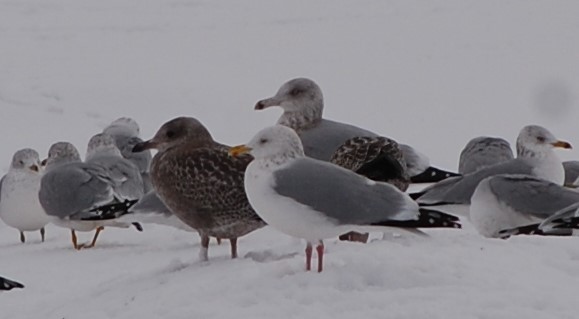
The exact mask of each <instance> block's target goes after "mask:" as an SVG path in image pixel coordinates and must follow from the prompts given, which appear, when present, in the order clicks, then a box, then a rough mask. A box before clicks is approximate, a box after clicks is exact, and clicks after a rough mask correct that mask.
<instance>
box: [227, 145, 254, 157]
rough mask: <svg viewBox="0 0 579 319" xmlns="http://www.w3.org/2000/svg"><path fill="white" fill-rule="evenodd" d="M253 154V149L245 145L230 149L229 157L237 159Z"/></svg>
mask: <svg viewBox="0 0 579 319" xmlns="http://www.w3.org/2000/svg"><path fill="white" fill-rule="evenodd" d="M249 152H251V147H247V146H245V145H237V146H234V147H232V148H230V149H229V155H230V156H233V157H236V156H240V155H243V154H247V153H249Z"/></svg>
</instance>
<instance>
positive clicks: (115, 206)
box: [81, 199, 138, 229]
mask: <svg viewBox="0 0 579 319" xmlns="http://www.w3.org/2000/svg"><path fill="white" fill-rule="evenodd" d="M137 201H138V200H137V199H134V200H128V199H127V200H125V201H124V202H121V203H112V204H107V205H103V206H99V207H95V208H93V209H91V210H89V211H88V214H85V215H86V216H83V217H82V218H81V220H109V219H116V218H119V217H121V216H123V215H126V214H129V208H131V207H132V206H133V205H135V204H136V203H137ZM135 227H136V226H135ZM137 229H138V227H137Z"/></svg>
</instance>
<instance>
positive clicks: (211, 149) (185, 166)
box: [134, 117, 265, 260]
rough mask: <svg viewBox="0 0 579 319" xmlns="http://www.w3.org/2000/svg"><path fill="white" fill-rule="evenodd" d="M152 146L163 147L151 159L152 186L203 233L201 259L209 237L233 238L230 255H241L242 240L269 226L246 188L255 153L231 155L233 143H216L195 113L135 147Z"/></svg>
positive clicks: (188, 222)
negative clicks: (226, 144)
mask: <svg viewBox="0 0 579 319" xmlns="http://www.w3.org/2000/svg"><path fill="white" fill-rule="evenodd" d="M151 148H156V149H158V152H157V154H156V155H155V156H154V157H153V161H152V162H151V181H152V182H153V187H154V189H155V191H156V192H157V194H158V196H159V198H161V200H162V201H163V202H164V203H165V205H167V207H168V208H169V209H170V210H171V211H172V212H173V213H174V214H175V215H176V216H177V217H178V218H180V219H181V220H182V221H183V222H184V223H185V224H187V225H189V226H191V227H192V228H194V229H196V230H197V231H198V232H199V235H200V236H201V251H200V254H199V257H200V259H202V260H207V259H208V256H207V250H208V246H209V237H210V236H211V237H217V238H225V239H229V240H230V242H231V257H232V258H236V257H237V238H238V237H241V236H243V235H245V234H248V233H250V232H252V231H254V230H256V229H258V228H261V227H263V226H265V223H264V222H263V220H262V219H261V218H259V216H257V214H256V213H255V211H254V210H253V208H251V205H250V204H249V202H248V200H247V196H246V195H245V191H244V189H243V173H244V171H245V168H246V167H247V165H248V164H249V162H250V161H251V160H252V158H251V156H242V157H239V158H234V157H231V156H229V155H228V153H227V151H228V150H229V147H227V146H225V145H222V144H219V143H217V142H215V141H214V140H213V137H211V134H210V133H209V131H208V130H207V129H206V128H205V126H203V124H201V122H199V121H198V120H197V119H194V118H191V117H178V118H175V119H173V120H171V121H169V122H167V123H165V124H163V126H161V128H160V129H159V131H157V133H156V134H155V136H154V137H153V138H152V139H150V140H148V141H146V142H143V143H139V144H137V145H136V146H135V148H134V151H135V152H140V151H142V150H147V149H151Z"/></svg>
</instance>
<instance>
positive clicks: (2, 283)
mask: <svg viewBox="0 0 579 319" xmlns="http://www.w3.org/2000/svg"><path fill="white" fill-rule="evenodd" d="M14 288H24V285H23V284H21V283H19V282H16V281H13V280H9V279H6V278H4V277H1V276H0V290H12V289H14Z"/></svg>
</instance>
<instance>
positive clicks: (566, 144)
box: [551, 141, 573, 149]
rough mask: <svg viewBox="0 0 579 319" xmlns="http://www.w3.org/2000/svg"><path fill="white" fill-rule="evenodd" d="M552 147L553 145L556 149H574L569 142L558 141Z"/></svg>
mask: <svg viewBox="0 0 579 319" xmlns="http://www.w3.org/2000/svg"><path fill="white" fill-rule="evenodd" d="M551 145H553V146H554V147H560V148H565V149H572V148H573V147H571V144H569V142H565V141H557V142H555V143H552V144H551Z"/></svg>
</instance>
